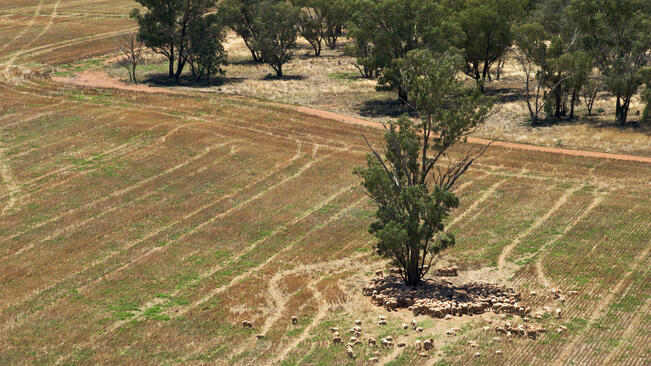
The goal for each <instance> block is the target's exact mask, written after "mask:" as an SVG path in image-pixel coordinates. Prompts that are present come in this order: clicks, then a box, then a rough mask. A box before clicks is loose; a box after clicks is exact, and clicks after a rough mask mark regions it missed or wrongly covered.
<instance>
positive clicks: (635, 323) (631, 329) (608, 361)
mask: <svg viewBox="0 0 651 366" xmlns="http://www.w3.org/2000/svg"><path fill="white" fill-rule="evenodd" d="M650 307H651V301H649V299H647V300H646V302H645V303H644V306H642V307H641V308H640V310H638V314H637V315H636V316H635V318H634V319H633V320H632V321H630V322H629V323H628V327H627V328H626V330H624V332H623V333H622V335H621V342H620V343H619V344H618V345H617V346H616V347H615V348H613V350H612V351H610V352H608V355H606V357H605V358H604V359H603V361H602V364H603V365H612V364H614V361H613V359H614V358H615V357H617V356H618V355H619V353H620V352H621V350H622V348H624V347H625V346H627V345H628V344H627V343H626V342H625V340H626V338H629V337H630V336H631V335H633V334H635V333H636V332H639V331H640V328H639V327H640V320H641V319H642V318H643V317H648V316H649V308H650Z"/></svg>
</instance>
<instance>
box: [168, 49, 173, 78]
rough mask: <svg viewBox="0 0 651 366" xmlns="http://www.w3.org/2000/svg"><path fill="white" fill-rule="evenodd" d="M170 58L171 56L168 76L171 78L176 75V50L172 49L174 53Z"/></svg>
mask: <svg viewBox="0 0 651 366" xmlns="http://www.w3.org/2000/svg"><path fill="white" fill-rule="evenodd" d="M168 58H169V66H168V76H169V78H170V79H171V78H173V77H174V51H172V53H171V54H170V56H169V57H168Z"/></svg>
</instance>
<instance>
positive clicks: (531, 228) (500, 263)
mask: <svg viewBox="0 0 651 366" xmlns="http://www.w3.org/2000/svg"><path fill="white" fill-rule="evenodd" d="M580 188H581V186H574V187H572V188H570V189H568V190H566V191H565V192H564V193H563V195H562V196H561V197H560V198H559V199H558V200H556V202H555V203H554V205H553V206H552V207H551V208H550V209H549V210H547V212H546V213H545V214H544V215H543V216H541V217H539V218H538V219H536V220H535V221H534V222H533V224H531V225H530V226H529V227H528V228H527V229H526V230H525V231H523V232H522V233H520V234H518V236H516V237H515V239H513V241H512V242H511V244H509V245H507V246H506V247H504V249H502V253H500V256H499V258H498V260H497V268H498V269H503V268H504V266H505V265H506V257H507V256H508V255H509V254H510V253H511V251H512V250H513V248H515V247H516V246H517V245H518V244H519V243H520V240H522V239H523V238H525V237H527V236H528V235H529V234H531V233H532V232H533V231H534V230H536V229H537V228H538V227H540V226H541V225H542V224H544V223H545V221H547V220H548V219H549V218H550V217H552V215H553V214H554V213H556V211H558V209H560V208H561V206H563V205H564V204H565V202H567V199H568V198H569V197H570V196H571V195H573V194H574V193H575V192H576V191H578V190H579V189H580Z"/></svg>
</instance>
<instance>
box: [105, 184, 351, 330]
mask: <svg viewBox="0 0 651 366" xmlns="http://www.w3.org/2000/svg"><path fill="white" fill-rule="evenodd" d="M351 189H352V187H345V188H342V189H340V190H339V191H337V192H335V193H334V194H332V195H330V196H329V197H327V198H326V199H325V200H323V201H321V202H319V203H318V204H317V205H315V206H314V207H313V208H311V209H310V210H308V211H306V212H304V213H303V214H301V215H300V216H297V217H295V218H294V219H292V221H290V222H289V223H287V224H284V225H282V226H280V227H278V228H277V229H276V230H274V231H273V232H272V233H271V234H270V235H268V236H266V237H265V238H262V239H259V240H257V241H256V242H254V243H253V244H251V245H249V246H248V247H247V248H245V249H244V250H242V251H241V252H240V253H239V254H238V255H237V257H235V258H234V259H232V260H231V261H229V262H232V261H238V260H240V259H241V258H243V257H244V256H246V255H247V254H249V253H251V252H252V251H253V250H255V249H257V248H258V247H259V246H260V245H261V244H262V243H264V242H267V241H269V240H270V239H272V238H274V237H276V236H277V235H279V234H281V233H283V232H285V231H286V230H287V229H289V228H290V227H291V226H293V225H296V224H298V223H299V222H301V221H303V220H305V219H306V218H308V217H310V216H311V215H313V214H314V213H316V212H318V211H319V210H321V209H322V208H324V207H326V206H327V205H328V204H330V203H331V202H333V201H334V200H335V199H337V198H338V197H340V196H341V195H342V194H344V193H346V192H349V191H351ZM352 206H354V204H353V205H351V207H352ZM349 209H350V207H349V208H347V209H344V210H342V212H347V211H348V210H349ZM334 216H336V217H337V218H338V217H339V216H338V215H334ZM332 221H334V219H332V220H330V219H329V220H328V221H326V223H325V224H324V225H327V224H328V223H330V222H332ZM318 229H319V228H318V227H315V228H314V229H313V230H310V231H308V232H307V233H311V232H313V231H316V230H318ZM298 241H299V240H296V241H293V242H292V243H291V244H289V245H287V246H286V247H284V248H283V249H282V250H281V251H279V252H277V253H276V254H275V255H274V256H272V257H273V258H275V257H277V255H278V254H280V252H285V251H286V250H287V249H289V248H290V247H293V245H294V244H296V243H297V242H298ZM192 255H193V254H189V255H187V256H192ZM269 262H270V260H267V261H265V262H264V263H263V264H261V265H259V266H256V267H255V268H252V269H251V270H249V271H247V272H246V273H243V274H240V275H238V276H236V277H234V278H233V279H232V280H231V281H230V282H229V283H228V284H226V285H224V286H221V287H219V288H218V289H217V291H211V293H210V294H211V295H208V296H205V297H203V298H202V299H201V300H199V301H196V302H194V303H192V304H190V305H188V306H187V307H185V308H181V309H180V310H179V309H178V308H177V309H176V310H177V311H173V312H170V311H169V310H168V311H167V312H165V314H166V315H168V316H170V318H173V317H174V318H175V317H178V316H181V315H183V314H185V313H186V312H187V311H189V310H190V309H192V308H194V307H196V306H199V305H201V304H202V303H204V302H206V301H208V300H210V299H211V298H212V297H214V296H215V295H217V294H218V293H220V292H223V291H225V290H226V289H228V288H230V287H231V286H232V285H234V284H235V283H237V282H239V281H240V280H241V279H243V278H245V277H247V276H250V275H251V274H252V273H253V272H254V271H256V270H257V269H259V268H261V267H262V266H264V265H265V264H268V263H269ZM224 268H225V265H224V264H221V263H220V264H217V265H215V266H213V267H212V268H210V269H209V270H207V271H204V272H203V273H202V274H200V275H199V276H198V277H197V278H196V279H194V280H192V281H191V282H189V283H188V284H186V285H184V286H183V287H181V288H177V289H176V290H174V291H173V292H172V293H171V294H169V296H170V297H176V296H177V295H178V294H179V293H180V292H181V291H183V290H186V289H188V288H192V287H194V285H196V284H198V283H200V282H201V281H203V280H205V279H206V278H209V277H211V276H212V275H214V274H215V273H217V272H218V271H220V270H222V269H224ZM165 301H166V299H158V298H157V299H154V300H153V301H150V302H148V303H147V304H145V305H144V306H143V307H142V309H143V310H141V311H140V312H138V313H136V314H135V315H134V316H133V317H131V318H129V320H128V322H131V321H134V320H138V319H140V318H142V316H143V315H144V314H145V313H146V311H147V310H148V309H150V308H152V307H155V306H158V305H161V304H162V303H164V302H165ZM126 322H127V321H120V322H119V324H115V325H114V326H113V327H111V328H109V330H108V331H109V332H113V331H115V330H117V329H118V328H119V327H121V326H123V325H124V324H125V323H126Z"/></svg>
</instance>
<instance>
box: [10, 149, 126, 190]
mask: <svg viewBox="0 0 651 366" xmlns="http://www.w3.org/2000/svg"><path fill="white" fill-rule="evenodd" d="M135 148H136V146H134V145H133V144H131V143H126V144H122V145H119V146H116V147H114V148H113V149H109V150H108V151H106V152H104V153H103V156H102V159H100V160H103V159H105V158H107V157H111V156H113V154H117V156H120V154H126V153H128V152H129V151H131V150H133V149H135ZM90 160H92V158H90V159H88V161H90ZM95 161H98V160H95ZM75 167H76V166H75V165H73V164H69V165H66V166H64V167H61V168H59V169H56V170H53V171H51V172H48V173H45V174H43V175H40V176H38V177H35V178H32V179H30V180H29V181H27V182H24V183H21V185H23V186H25V185H31V184H34V183H36V182H39V181H41V180H44V179H46V178H49V177H51V176H53V175H57V174H59V173H63V172H67V171H68V170H70V169H73V168H75ZM81 173H84V171H83V170H82V171H78V172H77V173H76V174H77V175H79V174H81ZM73 175H75V174H74V173H73ZM47 184H48V182H46V183H44V184H42V185H40V186H37V187H35V188H34V189H35V190H32V191H30V193H29V194H32V193H34V192H38V191H40V190H41V189H43V188H46V186H47ZM10 194H11V193H8V194H5V195H4V196H1V197H0V199H2V198H5V197H7V196H8V195H10ZM29 194H28V195H29Z"/></svg>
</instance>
